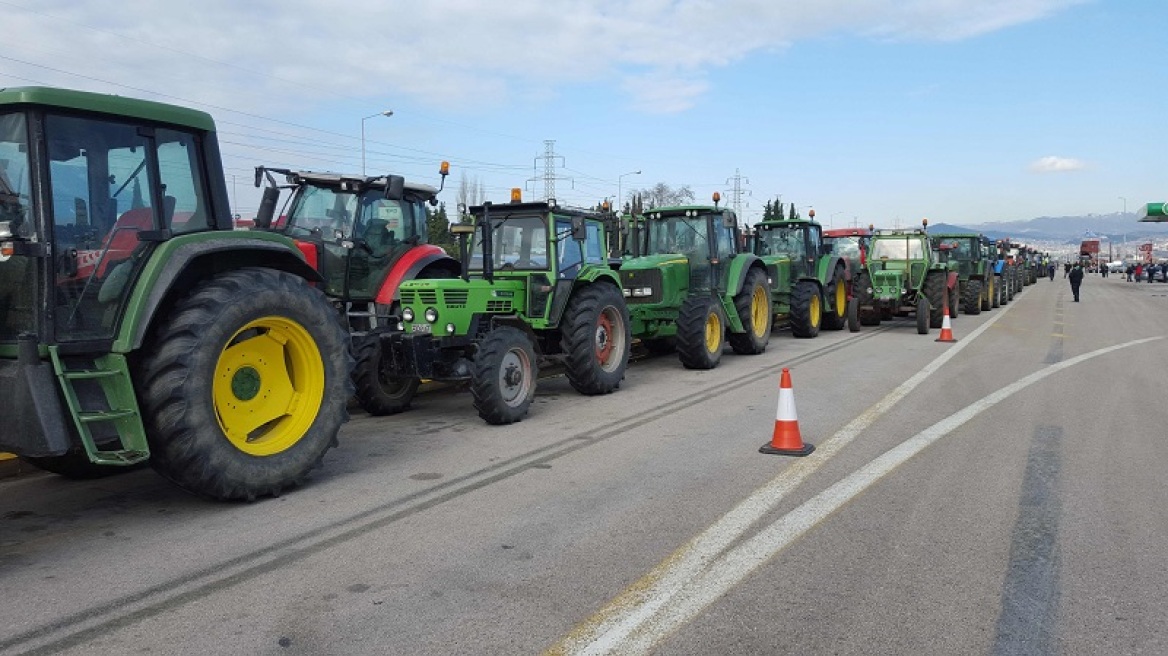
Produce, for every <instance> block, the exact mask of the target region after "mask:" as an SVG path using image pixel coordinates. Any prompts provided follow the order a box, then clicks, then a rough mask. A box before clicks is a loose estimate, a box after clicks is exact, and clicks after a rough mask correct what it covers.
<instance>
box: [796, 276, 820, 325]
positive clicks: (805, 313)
mask: <svg viewBox="0 0 1168 656" xmlns="http://www.w3.org/2000/svg"><path fill="white" fill-rule="evenodd" d="M822 323H823V297H822V296H820V294H819V285H817V284H815V283H813V282H811V281H810V280H800V281H799V282H797V283H795V289H794V290H793V291H792V292H791V334H792V335H794V336H795V337H804V338H811V337H815V336H816V335H818V334H819V326H820V325H821V324H822Z"/></svg>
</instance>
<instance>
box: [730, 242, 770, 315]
mask: <svg viewBox="0 0 1168 656" xmlns="http://www.w3.org/2000/svg"><path fill="white" fill-rule="evenodd" d="M753 266H757V267H758V268H760V269H762V272H763V273H766V266H765V265H764V264H763V262H762V260H761V259H759V258H758V257H757V256H755V255H749V254H745V255H736V256H734V257H733V258H732V259H731V260H730V271H729V272H727V274H726V294H727V295H729V296H735V295H737V294H738V292H740V291H742V285H743V284H745V283H746V274H747V273H748V272H749V271H750V269H751V267H753ZM731 306H733V302H732V303H731ZM734 314H736V313H734Z"/></svg>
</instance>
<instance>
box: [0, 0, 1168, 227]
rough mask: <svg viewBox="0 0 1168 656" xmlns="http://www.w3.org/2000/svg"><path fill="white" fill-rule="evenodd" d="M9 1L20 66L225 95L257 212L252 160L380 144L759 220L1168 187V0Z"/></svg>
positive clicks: (956, 216)
mask: <svg viewBox="0 0 1168 656" xmlns="http://www.w3.org/2000/svg"><path fill="white" fill-rule="evenodd" d="M362 5H370V6H362ZM0 8H2V9H3V10H4V13H5V23H6V26H7V29H6V30H5V37H4V39H3V41H2V45H0V86H6V87H12V86H27V85H49V86H61V87H68V88H75V89H84V90H88V91H98V92H105V93H116V94H119V95H125V96H134V97H140V98H148V99H152V100H159V101H163V102H171V103H175V104H180V105H185V106H189V107H195V108H199V109H203V110H205V111H207V112H209V113H210V114H211V115H212V116H213V117H214V118H215V120H216V124H217V126H218V129H219V139H220V143H221V148H222V151H223V156H224V166H225V172H226V177H227V187H228V193H229V195H230V197H231V198H232V203H233V207H234V210H235V211H236V212H238V213H240V214H242V215H244V216H249V215H250V214H252V213H253V212H254V211H255V207H256V205H257V204H258V198H259V193H258V191H257V190H256V189H255V188H254V187H253V186H252V183H253V171H254V167H255V166H257V165H261V164H263V165H269V166H279V167H288V168H294V169H304V170H315V171H336V172H345V173H360V172H361V168H362V144H364V162H365V167H366V171H367V172H368V173H369V174H384V173H399V174H402V175H405V176H406V177H407V179H409V180H412V181H416V182H421V183H429V184H435V185H436V184H438V182H439V177H438V167H439V163H440V162H441V161H442V160H449V161H450V164H451V175H450V177H449V178H448V179H447V182H446V190H445V191H443V193H442V194H441V195H440V199H441V200H442V201H443V202H445V203H446V204H447V206H448V207H449V208H451V209H452V210H453V208H454V206H456V205H457V203H458V202H459V201H460V200H462V199H465V194H464V195H463V196H462V197H460V194H459V190H460V188H471V189H481V190H482V196H481V197H476V195H474V194H472V195H471V197H470V200H477V201H481V200H492V201H495V202H506V201H507V200H508V199H509V195H510V189H511V188H513V187H520V188H522V189H524V198H525V199H528V200H536V199H540V198H543V197H544V194H545V186H546V182H547V181H546V180H545V170H546V168H547V166H548V165H549V164H550V165H551V166H552V167H553V170H554V174H555V181H554V186H555V197H556V199H557V201H558V202H560V203H561V204H568V205H588V206H591V205H595V204H596V203H597V202H599V201H600V200H602V199H605V198H607V199H610V200H612V199H615V198H616V197H617V196H618V193H619V194H621V195H623V196H627V195H628V194H629V193H631V192H632V191H633V190H635V189H639V188H643V187H649V186H651V185H654V184H657V183H665V184H668V185H670V186H672V187H678V186H681V185H687V186H689V187H690V188H691V189H692V190H693V192H694V194H695V196H696V197H697V200H698V201H699V202H705V201H708V199H709V198H710V197H711V195H712V194H713V192H715V191H717V192H719V193H720V194H721V196H722V199H723V202H724V203H727V204H730V205H731V206H732V207H739V208H740V213H741V215H742V216H743V218H744V219H745V220H746V221H747V222H749V223H753V222H754V221H757V220H758V219H759V217H760V215H761V213H762V210H763V206H764V205H765V204H766V203H767V202H768V201H773V200H775V199H779V198H781V199H782V201H783V202H784V203H792V202H793V203H795V205H796V206H797V207H798V208H799V210H800V213H802V214H804V215H806V214H807V213H808V210H809V209H811V208H814V209H815V211H816V218H818V219H819V220H821V221H822V222H823V223H824V224H827V225H831V226H834V227H843V226H845V225H852V224H853V223H858V224H860V225H867V224H869V223H874V224H875V225H877V226H881V227H891V226H894V225H900V226H907V225H915V224H917V223H919V221H920V220H921V218H924V217H927V218H929V220H930V222H932V223H939V222H945V223H955V224H978V223H986V222H994V221H1007V220H1025V219H1030V218H1034V217H1038V216H1075V215H1087V214H1092V213H1093V214H1116V213H1119V212H1121V211H1124V210H1126V211H1127V212H1129V213H1132V214H1135V213H1136V212H1138V211H1139V209H1140V208H1141V207H1142V205H1143V204H1144V203H1147V202H1151V201H1163V200H1166V199H1168V165H1166V162H1165V157H1164V155H1163V153H1164V150H1165V148H1166V147H1168V111H1166V110H1165V108H1166V106H1168V47H1165V41H1166V40H1168V32H1166V31H1165V29H1164V28H1165V26H1168V3H1166V2H1163V0H817V1H815V2H806V1H804V0H719V1H718V2H714V1H712V0H620V1H619V2H618V1H616V0H595V1H592V2H587V1H581V0H509V1H508V2H506V3H502V2H497V1H494V2H492V1H490V0H430V1H426V2H421V1H402V0H380V1H379V2H377V3H353V2H336V1H334V0H282V1H281V2H272V1H271V0H253V1H250V2H239V1H238V0H202V1H201V2H200V3H198V4H197V6H196V4H195V3H185V2H184V3H180V2H175V1H174V0H122V1H119V2H113V1H101V2H97V1H87V0H36V1H35V2H33V1H32V0H0ZM386 111H392V112H393V114H392V116H388V117H386V116H384V115H382V114H381V113H382V112H386ZM362 129H364V135H365V138H364V141H362V136H361V135H362ZM549 142H550V143H549ZM549 150H550V152H552V153H554V155H555V156H554V158H551V159H548V158H545V155H547V154H548V153H549ZM638 171H639V173H636V172H638ZM736 188H737V189H738V193H737V194H736V193H735V189H736ZM1133 221H1134V217H1133Z"/></svg>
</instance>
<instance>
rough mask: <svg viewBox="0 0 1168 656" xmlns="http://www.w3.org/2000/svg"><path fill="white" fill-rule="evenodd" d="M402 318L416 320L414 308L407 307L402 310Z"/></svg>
mask: <svg viewBox="0 0 1168 656" xmlns="http://www.w3.org/2000/svg"><path fill="white" fill-rule="evenodd" d="M402 319H405V320H406V321H413V320H414V310H413V308H405V309H404V310H402Z"/></svg>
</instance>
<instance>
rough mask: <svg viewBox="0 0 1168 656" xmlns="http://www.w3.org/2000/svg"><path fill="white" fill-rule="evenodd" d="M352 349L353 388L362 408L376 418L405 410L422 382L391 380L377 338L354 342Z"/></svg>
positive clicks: (412, 379) (404, 379)
mask: <svg viewBox="0 0 1168 656" xmlns="http://www.w3.org/2000/svg"><path fill="white" fill-rule="evenodd" d="M353 349H354V350H355V351H356V358H357V366H356V368H355V369H353V384H354V385H355V386H356V388H357V393H356V396H357V402H358V403H359V404H360V405H361V408H362V409H363V410H364V411H365V412H368V413H369V414H371V415H373V416H375V417H384V416H386V415H395V414H397V413H399V412H405V411H406V410H408V409H409V407H410V402H411V401H413V400H414V395H416V394H417V393H418V385H419V383H421V381H419V380H418V379H417V378H395V377H393V376H391V375H390V373H391V372H389V371H388V366H387V365H388V362H387V361H386V360H384V359H383V358H382V357H381V340H380V339H379V338H377V337H364V338H357V339H354V340H353Z"/></svg>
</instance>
